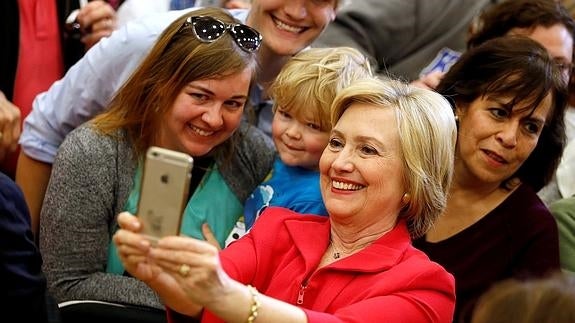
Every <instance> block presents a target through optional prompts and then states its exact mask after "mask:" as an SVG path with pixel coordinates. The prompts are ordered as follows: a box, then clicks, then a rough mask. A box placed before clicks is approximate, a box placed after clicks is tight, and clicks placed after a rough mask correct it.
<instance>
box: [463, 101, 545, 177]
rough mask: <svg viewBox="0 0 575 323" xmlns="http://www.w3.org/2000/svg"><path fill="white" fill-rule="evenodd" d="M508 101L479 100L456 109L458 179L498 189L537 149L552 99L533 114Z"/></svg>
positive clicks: (543, 102)
mask: <svg viewBox="0 0 575 323" xmlns="http://www.w3.org/2000/svg"><path fill="white" fill-rule="evenodd" d="M510 101H511V99H510V98H489V97H487V98H485V97H479V98H477V99H475V100H474V101H473V102H471V103H470V104H469V106H468V107H467V108H459V107H458V109H457V115H458V116H459V133H458V146H457V157H456V162H455V166H456V167H455V170H456V176H457V177H460V178H461V177H463V178H465V177H470V178H472V179H473V180H474V181H473V182H474V183H478V184H484V185H490V186H494V187H497V186H499V185H500V184H501V182H502V181H504V180H507V179H508V178H510V177H511V176H512V175H513V174H514V173H515V172H516V171H517V170H518V169H519V167H521V165H522V164H523V162H525V160H526V159H527V158H528V157H529V155H530V154H531V152H533V150H534V149H535V147H536V146H537V142H538V140H539V136H540V135H541V131H542V130H543V126H544V124H545V120H546V119H547V117H548V114H549V112H550V109H551V97H550V96H547V97H546V98H545V100H543V101H542V103H541V104H540V105H539V106H538V107H537V108H536V109H535V110H534V111H533V110H532V109H529V108H523V106H521V104H519V105H518V106H515V107H512V106H509V105H508V103H509V102H510Z"/></svg>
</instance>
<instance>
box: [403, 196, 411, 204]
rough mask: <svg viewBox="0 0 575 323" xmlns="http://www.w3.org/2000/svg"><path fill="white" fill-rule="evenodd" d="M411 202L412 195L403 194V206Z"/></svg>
mask: <svg viewBox="0 0 575 323" xmlns="http://www.w3.org/2000/svg"><path fill="white" fill-rule="evenodd" d="M409 201H411V195H410V194H409V193H405V194H403V197H402V198H401V202H402V203H403V204H407V203H409Z"/></svg>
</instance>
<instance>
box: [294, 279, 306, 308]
mask: <svg viewBox="0 0 575 323" xmlns="http://www.w3.org/2000/svg"><path fill="white" fill-rule="evenodd" d="M306 288H307V283H302V284H301V285H300V287H299V292H298V293H297V301H296V304H297V305H301V304H303V296H304V294H305V289H306Z"/></svg>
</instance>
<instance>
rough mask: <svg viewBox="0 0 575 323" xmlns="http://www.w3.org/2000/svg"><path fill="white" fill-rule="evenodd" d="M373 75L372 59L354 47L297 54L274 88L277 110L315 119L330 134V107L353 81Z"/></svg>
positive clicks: (272, 86)
mask: <svg viewBox="0 0 575 323" xmlns="http://www.w3.org/2000/svg"><path fill="white" fill-rule="evenodd" d="M371 75H372V71H371V66H370V65H369V60H368V59H367V57H365V56H364V55H363V54H362V53H361V52H360V51H358V50H357V49H354V48H351V47H334V48H310V49H307V50H304V51H302V52H299V53H298V54H296V55H294V56H293V57H292V58H291V59H290V60H289V61H288V62H287V63H286V65H285V66H284V67H283V68H282V70H281V72H280V73H279V74H278V76H277V78H276V79H275V81H274V82H273V83H272V85H271V87H270V96H271V98H272V99H273V101H274V111H275V110H276V109H277V108H278V107H280V108H281V109H282V110H284V111H286V112H289V113H290V114H292V115H293V116H295V117H304V116H311V117H313V120H315V121H317V122H318V124H319V126H320V129H321V130H322V131H330V130H331V128H332V126H333V125H332V123H331V121H330V107H331V104H332V102H333V99H334V98H335V96H336V94H337V93H338V92H339V91H341V89H343V88H344V87H346V86H348V85H349V84H351V83H352V82H353V81H355V80H357V79H360V78H365V77H369V76H371Z"/></svg>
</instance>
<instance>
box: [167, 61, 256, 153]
mask: <svg viewBox="0 0 575 323" xmlns="http://www.w3.org/2000/svg"><path fill="white" fill-rule="evenodd" d="M251 76H252V71H251V70H250V69H246V70H244V71H243V72H241V73H238V74H234V75H230V76H226V77H223V78H219V79H207V80H196V81H193V82H190V83H188V84H187V85H186V86H185V87H184V88H183V89H182V91H180V93H179V94H178V96H177V97H176V99H175V100H174V103H173V105H172V107H171V108H170V109H169V110H168V112H167V114H166V115H165V116H164V120H162V121H161V122H160V130H159V136H158V142H157V143H156V145H159V146H161V147H164V148H168V149H172V150H177V151H181V152H185V153H188V154H190V155H191V156H194V157H199V156H203V155H205V154H207V153H208V152H210V151H211V150H212V149H213V148H214V147H215V146H217V145H219V144H221V143H223V142H224V141H225V140H227V139H228V138H230V137H231V135H232V134H233V132H234V131H235V130H236V129H237V128H238V126H239V124H240V122H241V119H242V114H243V108H244V105H245V102H246V100H247V95H248V89H249V84H250V80H251Z"/></svg>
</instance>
